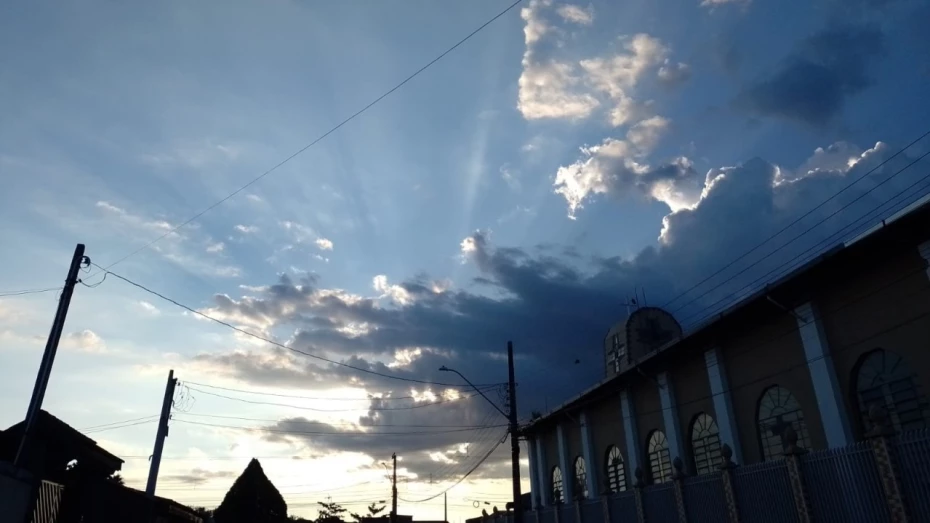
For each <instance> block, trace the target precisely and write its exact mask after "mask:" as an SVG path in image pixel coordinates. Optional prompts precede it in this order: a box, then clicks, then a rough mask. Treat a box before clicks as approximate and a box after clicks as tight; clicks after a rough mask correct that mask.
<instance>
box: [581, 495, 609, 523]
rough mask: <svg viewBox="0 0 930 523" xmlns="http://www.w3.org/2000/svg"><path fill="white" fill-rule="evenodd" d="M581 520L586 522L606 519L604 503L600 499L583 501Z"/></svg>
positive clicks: (590, 522)
mask: <svg viewBox="0 0 930 523" xmlns="http://www.w3.org/2000/svg"><path fill="white" fill-rule="evenodd" d="M580 512H581V521H583V522H584V523H595V522H597V523H600V522H602V521H604V505H603V503H602V502H601V500H600V499H588V500H585V501H582V502H581V507H580Z"/></svg>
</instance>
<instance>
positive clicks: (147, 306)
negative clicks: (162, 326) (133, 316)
mask: <svg viewBox="0 0 930 523" xmlns="http://www.w3.org/2000/svg"><path fill="white" fill-rule="evenodd" d="M139 308H140V309H142V311H143V312H145V313H146V314H148V315H151V316H158V315H159V314H161V310H160V309H159V308H158V307H156V306H154V305H152V304H151V303H149V302H147V301H145V300H142V301H140V302H139Z"/></svg>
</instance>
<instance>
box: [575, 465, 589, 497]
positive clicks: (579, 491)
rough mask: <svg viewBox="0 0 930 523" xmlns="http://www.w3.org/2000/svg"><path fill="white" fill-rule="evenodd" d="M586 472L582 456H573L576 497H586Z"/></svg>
mask: <svg viewBox="0 0 930 523" xmlns="http://www.w3.org/2000/svg"><path fill="white" fill-rule="evenodd" d="M587 476H588V474H587V472H586V471H585V466H584V458H582V457H581V456H578V457H577V458H575V496H576V497H577V498H578V499H588V482H587Z"/></svg>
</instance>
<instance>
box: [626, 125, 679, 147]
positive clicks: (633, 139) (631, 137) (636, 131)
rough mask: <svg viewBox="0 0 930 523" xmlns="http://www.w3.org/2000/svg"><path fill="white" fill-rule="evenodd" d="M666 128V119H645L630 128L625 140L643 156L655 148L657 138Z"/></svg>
mask: <svg viewBox="0 0 930 523" xmlns="http://www.w3.org/2000/svg"><path fill="white" fill-rule="evenodd" d="M668 126H669V120H668V118H663V117H661V116H653V117H651V118H646V119H645V120H643V121H641V122H638V123H637V124H636V125H633V126H632V127H630V130H629V131H627V133H626V139H627V140H628V141H629V142H630V143H631V144H633V145H634V146H635V147H636V148H637V149H639V150H640V152H642V153H644V154H645V153H648V152H650V151H652V149H654V148H655V146H656V144H657V143H658V142H659V138H661V136H662V134H664V133H665V131H666V130H668Z"/></svg>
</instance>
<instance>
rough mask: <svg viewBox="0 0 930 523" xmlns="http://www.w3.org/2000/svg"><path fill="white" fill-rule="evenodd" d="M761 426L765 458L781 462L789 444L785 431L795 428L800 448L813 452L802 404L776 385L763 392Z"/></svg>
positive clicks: (760, 439)
mask: <svg viewBox="0 0 930 523" xmlns="http://www.w3.org/2000/svg"><path fill="white" fill-rule="evenodd" d="M756 420H757V422H758V425H759V445H760V446H761V448H762V459H764V460H770V459H780V458H782V457H784V455H785V454H784V453H785V447H786V446H787V445H788V441H787V440H786V439H784V438H783V435H784V433H785V429H787V428H788V427H792V428H794V432H795V433H796V434H797V435H798V446H799V447H801V448H805V449H809V448H810V446H811V439H810V434H808V432H807V423H805V422H804V413H803V412H801V404H800V403H798V400H797V399H796V398H795V397H794V394H792V393H791V391H789V390H788V389H786V388H784V387H779V386H778V385H775V386H773V387H769V388H768V389H766V390H765V392H763V393H762V398H761V399H760V400H759V415H758V416H757V417H756Z"/></svg>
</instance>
